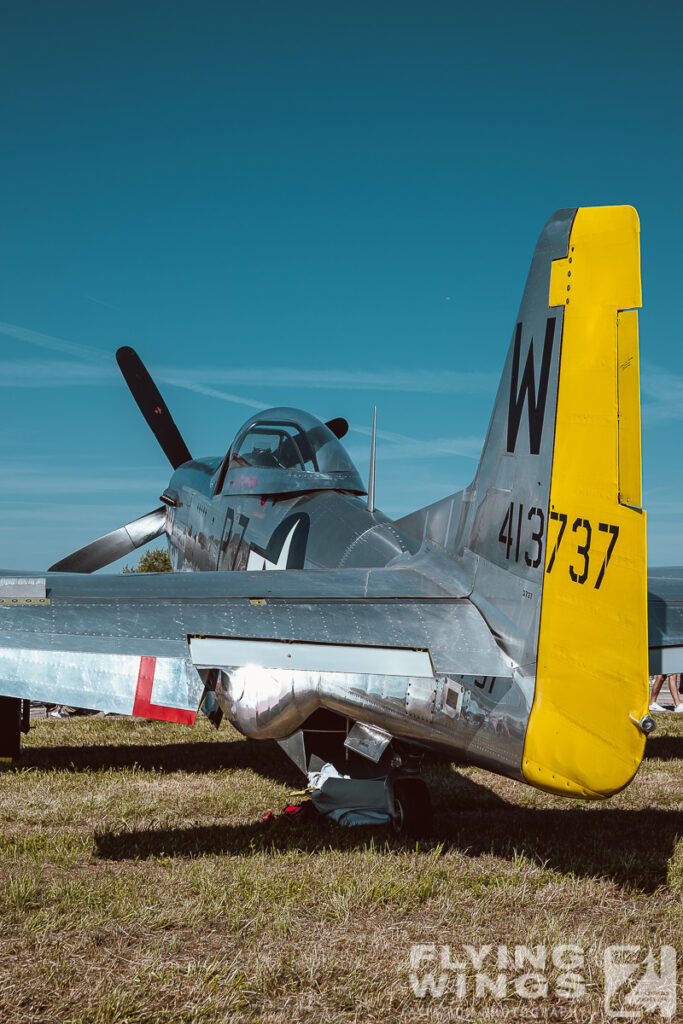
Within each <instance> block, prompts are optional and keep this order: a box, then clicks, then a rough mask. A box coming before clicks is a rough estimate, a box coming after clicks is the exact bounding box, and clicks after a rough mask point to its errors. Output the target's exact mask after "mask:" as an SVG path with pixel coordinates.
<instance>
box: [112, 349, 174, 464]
mask: <svg viewBox="0 0 683 1024" xmlns="http://www.w3.org/2000/svg"><path fill="white" fill-rule="evenodd" d="M116 362H117V363H118V364H119V369H120V370H121V373H122V374H123V376H124V378H125V380H126V384H127V385H128V387H129V388H130V391H131V394H132V396H133V398H134V399H135V401H136V402H137V405H138V408H139V410H140V412H141V413H142V415H143V416H144V417H145V419H146V420H147V424H148V426H149V428H150V429H151V431H152V433H153V434H154V436H155V437H156V439H157V441H158V442H159V444H160V445H161V447H162V449H163V452H164V455H165V456H166V458H167V459H168V461H169V462H170V463H171V465H172V466H173V468H174V469H177V468H178V466H181V465H182V464H183V462H189V461H190V459H191V458H192V456H191V455H190V453H189V451H188V448H187V445H186V444H185V442H184V441H183V439H182V437H181V435H180V431H179V430H178V428H177V427H176V425H175V423H174V421H173V417H172V416H171V414H170V412H169V411H168V408H167V406H166V403H165V402H164V400H163V398H162V397H161V394H160V392H159V389H158V387H157V386H156V384H155V383H154V381H153V380H152V378H151V377H150V375H149V373H148V372H147V370H146V368H145V365H144V363H143V362H142V360H141V359H140V356H139V355H138V354H137V352H136V351H135V349H132V348H130V346H128V345H125V346H124V347H123V348H120V349H119V350H118V352H117V353H116Z"/></svg>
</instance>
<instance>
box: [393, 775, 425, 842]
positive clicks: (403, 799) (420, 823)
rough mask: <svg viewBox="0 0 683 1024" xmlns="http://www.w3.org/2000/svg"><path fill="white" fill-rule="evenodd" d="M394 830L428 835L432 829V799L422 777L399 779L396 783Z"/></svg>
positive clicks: (408, 833)
mask: <svg viewBox="0 0 683 1024" xmlns="http://www.w3.org/2000/svg"><path fill="white" fill-rule="evenodd" d="M392 823H393V826H394V831H395V832H398V833H401V834H405V835H413V836H426V835H428V834H429V833H430V832H431V829H432V801H431V799H430V796H429V790H428V789H427V786H426V784H425V783H424V782H423V781H422V779H397V781H396V782H395V783H394V813H393V815H392Z"/></svg>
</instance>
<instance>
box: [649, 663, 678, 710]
mask: <svg viewBox="0 0 683 1024" xmlns="http://www.w3.org/2000/svg"><path fill="white" fill-rule="evenodd" d="M667 678H668V680H669V693H670V694H671V698H672V700H673V702H674V711H680V712H683V704H682V703H681V698H680V697H679V696H678V687H679V684H680V681H681V676H680V673H674V674H673V675H670V676H655V677H654V681H653V683H652V696H651V697H650V711H668V710H669V709H668V708H665V707H664V706H663V705H662V704H658V703H657V697H659V691H660V690H661V688H662V684H663V683H664V680H665V679H667Z"/></svg>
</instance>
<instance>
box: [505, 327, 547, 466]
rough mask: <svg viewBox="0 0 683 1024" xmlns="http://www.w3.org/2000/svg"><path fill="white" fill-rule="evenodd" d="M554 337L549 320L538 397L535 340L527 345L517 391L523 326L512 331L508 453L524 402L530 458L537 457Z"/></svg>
mask: <svg viewBox="0 0 683 1024" xmlns="http://www.w3.org/2000/svg"><path fill="white" fill-rule="evenodd" d="M554 337H555V317H554V316H552V317H548V321H547V323H546V325H545V341H544V343H543V359H542V360H541V377H540V380H539V382H538V395H537V394H536V379H535V375H534V339H533V338H532V339H531V342H530V344H529V354H528V356H527V357H526V365H525V367H524V373H523V375H522V383H521V385H520V386H519V388H518V381H519V356H520V348H521V344H522V325H521V324H517V327H516V329H515V347H514V351H513V354H512V377H511V380H510V407H509V410H508V451H509V452H514V450H515V446H516V444H517V434H518V432H519V421H520V420H521V418H522V409H523V408H524V400H525V398H526V399H527V405H528V409H529V450H530V452H531V454H532V455H538V453H539V451H540V449H541V435H542V434H543V414H544V413H545V400H546V395H547V394H548V375H549V373H550V357H551V356H552V354H553V338H554Z"/></svg>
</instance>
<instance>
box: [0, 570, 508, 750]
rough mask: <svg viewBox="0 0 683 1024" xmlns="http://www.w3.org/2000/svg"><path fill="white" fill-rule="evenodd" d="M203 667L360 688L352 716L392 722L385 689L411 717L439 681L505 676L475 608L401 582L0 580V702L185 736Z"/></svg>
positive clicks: (364, 573)
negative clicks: (57, 706) (404, 693)
mask: <svg viewBox="0 0 683 1024" xmlns="http://www.w3.org/2000/svg"><path fill="white" fill-rule="evenodd" d="M216 667H217V668H223V669H230V671H231V673H232V675H234V674H235V672H239V671H240V670H243V671H246V670H248V669H250V668H251V669H254V668H256V670H257V671H260V670H267V671H269V672H270V673H271V678H272V674H273V673H275V674H276V675H277V673H278V672H289V673H292V672H293V673H294V674H295V675H296V673H304V675H305V676H306V679H307V680H309V681H310V679H311V677H312V676H314V677H315V678H316V679H318V681H319V680H320V679H321V678H328V677H332V676H333V677H334V678H335V685H336V686H337V688H338V689H339V691H340V692H342V693H346V692H347V691H348V688H349V685H350V686H351V688H353V685H355V686H356V690H358V687H359V686H360V687H361V688H362V687H363V686H364V687H365V696H364V697H363V696H360V695H358V694H357V695H356V698H357V699H356V698H354V700H355V703H354V702H353V701H352V702H351V704H352V706H353V709H354V710H357V708H356V704H358V703H359V704H361V705H363V706H365V707H367V706H368V704H372V703H373V702H374V703H375V704H377V702H378V701H379V702H385V699H386V700H388V707H389V709H390V710H391V704H392V699H391V694H392V692H393V691H395V690H396V685H394V684H395V683H396V680H397V679H398V678H400V679H402V680H403V683H402V685H403V686H404V687H405V680H406V679H408V680H411V679H414V680H420V681H421V682H420V683H419V684H418V683H417V682H416V683H415V684H414V695H413V696H414V703H415V705H416V707H417V706H418V705H419V704H420V702H422V703H423V704H424V705H425V706H427V705H429V704H430V703H431V704H432V705H433V702H434V699H435V693H436V680H437V679H438V678H439V677H442V676H445V675H448V674H451V675H452V674H454V673H457V674H464V675H481V676H491V677H499V678H500V677H509V676H510V666H509V663H508V661H507V660H506V659H505V658H504V656H503V655H502V653H501V651H500V649H499V648H498V646H497V644H496V643H495V641H494V640H493V638H492V636H491V633H490V631H489V630H488V628H487V626H486V624H485V623H484V620H483V619H482V617H481V615H480V614H479V612H478V611H477V610H476V608H475V607H474V606H473V605H472V604H471V603H470V602H469V601H468V600H467V599H464V598H461V597H457V596H454V595H453V594H452V593H449V592H448V591H447V590H446V589H444V587H443V586H441V585H439V584H437V583H435V582H434V581H433V580H432V579H430V578H428V577H427V576H426V575H424V574H422V573H421V572H418V571H415V570H412V569H410V570H408V569H399V568H394V569H371V570H335V571H311V572H308V571H307V572H303V571H300V570H299V571H291V572H290V571H277V572H241V573H214V572H212V573H187V574H185V573H180V574H164V573H162V574H158V575H137V574H130V575H125V576H106V575H99V576H90V575H80V574H68V575H66V574H65V575H61V574H50V573H47V574H46V575H44V576H35V577H27V576H25V577H17V576H13V575H4V576H0V693H3V694H6V695H8V696H17V697H23V698H30V699H34V700H47V701H52V702H55V703H62V704H71V705H75V706H81V707H89V708H96V709H101V710H103V711H113V712H119V713H123V714H132V715H140V716H143V717H149V718H160V719H164V720H168V721H180V722H192V721H193V720H194V717H195V715H196V712H197V709H198V706H199V703H200V700H201V697H202V693H203V689H204V686H203V681H202V678H201V676H200V674H199V673H200V671H201V670H203V669H208V668H216ZM350 679H351V683H349V680H350ZM418 691H419V693H418ZM396 692H398V691H396ZM319 694H320V686H318V695H319ZM233 696H234V694H233ZM242 696H243V697H244V695H242ZM247 697H248V695H247ZM247 697H244V699H242V701H241V702H240V701H239V700H238V703H241V706H242V707H244V708H248V707H251V703H253V702H251V703H250V701H249V700H248V699H247ZM230 699H232V698H230ZM285 703H286V702H285ZM290 711H291V709H290ZM418 712H419V709H418ZM248 713H250V712H245V714H248ZM394 717H395V716H394ZM423 717H424V715H423ZM238 724H239V725H240V727H241V728H244V725H245V723H242V722H238ZM246 724H247V725H248V723H246ZM288 727H289V723H288V721H285V720H282V721H281V722H280V723H279V724H278V725H277V726H276V727H275V731H273V728H271V730H270V733H268V731H267V730H266V733H267V734H275V733H277V732H279V733H280V734H282V735H287V734H288V733H287V728H288ZM283 730H284V731H283ZM244 731H246V732H249V729H248V728H244ZM290 731H291V730H290ZM403 731H405V730H403ZM418 731H419V730H418ZM251 732H252V734H254V735H255V734H256V732H255V730H254V729H252V730H251ZM259 734H263V733H259Z"/></svg>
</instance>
